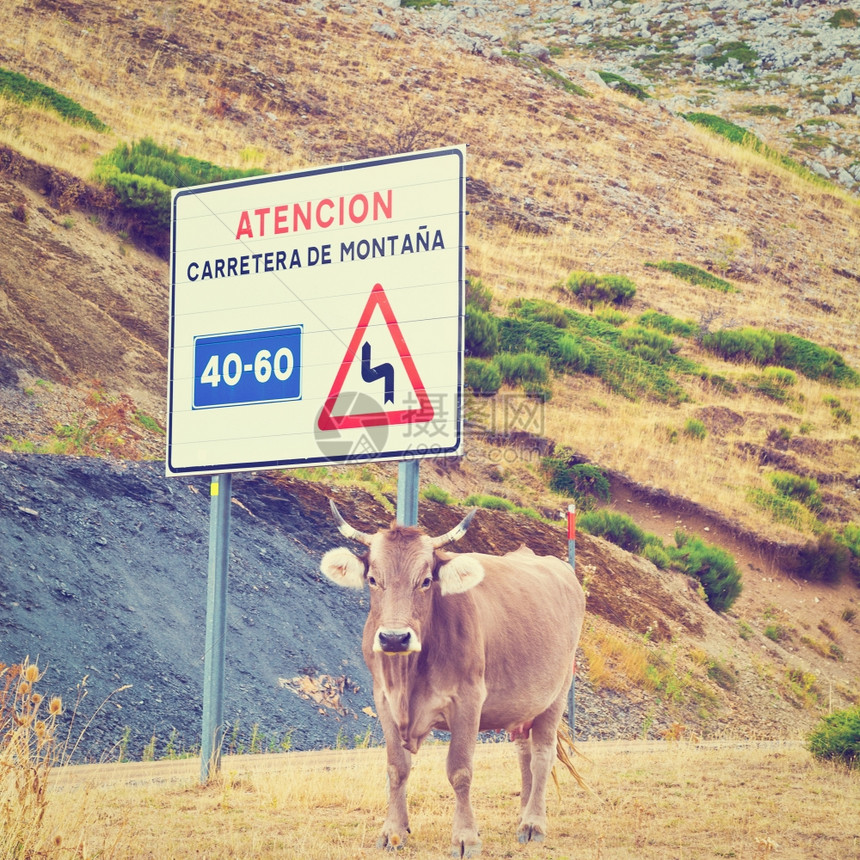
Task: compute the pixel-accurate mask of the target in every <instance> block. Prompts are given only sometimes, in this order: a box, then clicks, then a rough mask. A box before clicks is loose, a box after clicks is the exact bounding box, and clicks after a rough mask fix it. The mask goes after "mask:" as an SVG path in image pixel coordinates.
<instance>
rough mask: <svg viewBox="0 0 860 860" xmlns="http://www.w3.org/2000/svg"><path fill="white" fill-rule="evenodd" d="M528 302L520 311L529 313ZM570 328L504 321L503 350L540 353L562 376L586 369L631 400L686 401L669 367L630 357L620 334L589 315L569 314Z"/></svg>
mask: <svg viewBox="0 0 860 860" xmlns="http://www.w3.org/2000/svg"><path fill="white" fill-rule="evenodd" d="M526 305H527V303H524V307H523V309H522V310H521V311H520V313H525V312H526V307H525V306H526ZM568 319H569V325H570V327H569V329H568V330H566V331H565V330H562V329H558V328H556V327H555V326H552V325H549V324H548V323H543V322H538V321H531V320H528V319H521V318H520V319H518V318H514V317H506V318H503V319H500V320H499V328H500V334H501V345H500V346H501V349H502V350H503V351H504V352H511V353H516V352H525V351H529V352H535V353H538V354H539V355H541V356H545V357H547V358H548V359H549V361H550V363H551V364H552V366H553V368H554V369H555V370H557V371H558V372H561V373H565V372H566V373H570V372H574V371H581V372H583V373H588V374H589V375H591V376H595V377H598V378H599V379H601V380H603V382H605V383H606V385H607V386H608V387H609V388H610V389H611V390H612V391H614V392H615V393H616V394H621V395H622V396H623V397H627V398H629V399H631V400H636V399H638V398H639V397H642V396H647V397H653V398H654V399H657V400H661V401H664V402H670V403H671V402H675V403H677V402H679V401H681V400H685V399H686V398H687V396H686V394H685V393H684V391H683V389H682V388H681V387H680V385H678V383H677V382H676V381H675V380H674V379H673V378H672V377H671V376H670V375H669V373H668V372H667V369H666V368H664V367H661V366H659V365H655V364H652V363H650V362H648V361H645V360H643V359H641V358H639V357H638V356H636V355H632V354H630V353H628V352H627V351H626V350H624V349H622V348H621V347H620V346H619V345H618V338H619V330H618V329H617V328H615V326H612V325H608V324H607V323H604V322H600V321H599V320H596V319H594V318H593V317H591V316H589V315H587V314H577V313H574V312H573V311H568ZM692 366H693V365H692V363H690V362H687V361H686V359H681V358H680V357H679V356H674V355H673V356H672V360H671V362H670V363H669V364H668V365H667V368H671V369H672V370H677V371H679V372H682V373H684V372H690V368H691V367H692Z"/></svg>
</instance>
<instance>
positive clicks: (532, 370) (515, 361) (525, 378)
mask: <svg viewBox="0 0 860 860" xmlns="http://www.w3.org/2000/svg"><path fill="white" fill-rule="evenodd" d="M494 362H495V365H496V367H497V368H498V369H499V373H500V374H501V377H502V379H503V380H504V381H505V382H506V383H508V384H509V385H520V384H525V383H544V382H546V381H547V379H548V378H549V359H548V358H547V357H546V356H544V355H535V354H534V353H532V352H520V353H516V354H514V353H510V352H500V353H499V354H498V355H497V356H496V357H495V359H494Z"/></svg>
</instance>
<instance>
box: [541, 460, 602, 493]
mask: <svg viewBox="0 0 860 860" xmlns="http://www.w3.org/2000/svg"><path fill="white" fill-rule="evenodd" d="M571 457H572V452H571V451H569V450H568V449H565V448H560V449H558V450H557V451H556V452H555V453H554V454H553V456H551V457H544V458H543V460H542V461H541V465H542V466H543V468H544V470H545V471H546V472H547V473H548V475H549V486H550V489H551V490H553V491H554V492H556V493H560V494H561V495H563V496H570V497H572V498H573V499H575V500H576V501H577V503H581V502H583V501H584V500H585V499H586V498H587V497H588V496H593V497H595V498H597V499H600V500H601V501H603V502H608V501H609V479H608V478H607V477H606V473H605V472H604V471H603V470H602V469H601V468H599V467H598V466H593V465H591V464H589V463H571Z"/></svg>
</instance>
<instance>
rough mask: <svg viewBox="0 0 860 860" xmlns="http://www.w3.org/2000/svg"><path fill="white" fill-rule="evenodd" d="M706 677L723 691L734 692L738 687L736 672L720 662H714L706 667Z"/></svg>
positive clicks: (727, 664) (732, 667)
mask: <svg viewBox="0 0 860 860" xmlns="http://www.w3.org/2000/svg"><path fill="white" fill-rule="evenodd" d="M708 677H709V678H710V679H711V680H712V681H714V682H715V683H716V684H717V685H719V686H720V687H722V688H723V689H724V690H734V689H735V687H737V685H738V673H737V670H736V669H735V668H734V666H732V665H731V664H730V663H724V662H723V661H722V660H714V661H713V662H712V663H711V665H710V666H708Z"/></svg>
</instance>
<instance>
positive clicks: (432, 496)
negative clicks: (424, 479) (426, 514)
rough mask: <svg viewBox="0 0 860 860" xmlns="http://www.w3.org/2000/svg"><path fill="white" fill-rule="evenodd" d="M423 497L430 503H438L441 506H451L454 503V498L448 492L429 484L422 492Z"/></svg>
mask: <svg viewBox="0 0 860 860" xmlns="http://www.w3.org/2000/svg"><path fill="white" fill-rule="evenodd" d="M421 495H422V496H423V497H424V498H425V499H427V501H428V502H438V503H439V504H440V505H450V504H453V502H454V497H453V496H452V495H451V494H450V493H449V492H448V491H447V490H443V489H442V488H441V487H438V486H437V485H436V484H428V485H427V486H426V487H425V488H424V489H423V490H422V491H421Z"/></svg>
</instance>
